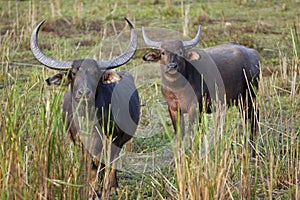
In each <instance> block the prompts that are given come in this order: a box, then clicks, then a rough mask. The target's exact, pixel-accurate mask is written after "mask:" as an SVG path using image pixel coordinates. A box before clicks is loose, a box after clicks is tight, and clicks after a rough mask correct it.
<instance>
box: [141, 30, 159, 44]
mask: <svg viewBox="0 0 300 200" xmlns="http://www.w3.org/2000/svg"><path fill="white" fill-rule="evenodd" d="M142 32H143V38H144V41H145V43H146V44H147V45H148V46H152V47H157V48H159V47H160V45H161V42H155V41H152V40H150V39H149V38H148V36H147V35H146V32H145V29H144V27H142Z"/></svg>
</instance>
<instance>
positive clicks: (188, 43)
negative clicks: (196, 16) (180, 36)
mask: <svg viewBox="0 0 300 200" xmlns="http://www.w3.org/2000/svg"><path fill="white" fill-rule="evenodd" d="M201 30H202V27H201V25H200V26H199V28H198V32H197V35H196V37H195V38H194V39H192V40H189V41H183V46H184V47H185V48H187V49H188V48H193V47H194V46H196V44H198V42H199V41H200V38H201Z"/></svg>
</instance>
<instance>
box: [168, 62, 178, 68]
mask: <svg viewBox="0 0 300 200" xmlns="http://www.w3.org/2000/svg"><path fill="white" fill-rule="evenodd" d="M167 66H168V67H169V68H176V67H177V63H173V62H172V63H169V64H168V65H167Z"/></svg>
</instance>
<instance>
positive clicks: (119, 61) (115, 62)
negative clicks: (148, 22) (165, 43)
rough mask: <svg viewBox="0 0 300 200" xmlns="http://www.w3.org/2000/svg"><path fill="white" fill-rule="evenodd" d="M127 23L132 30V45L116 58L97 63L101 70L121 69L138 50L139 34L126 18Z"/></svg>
mask: <svg viewBox="0 0 300 200" xmlns="http://www.w3.org/2000/svg"><path fill="white" fill-rule="evenodd" d="M124 19H125V20H126V22H127V23H128V25H129V27H130V29H131V37H130V43H129V45H128V47H127V49H126V50H125V52H124V53H122V54H121V55H119V56H118V57H116V58H113V59H111V60H104V61H97V63H98V66H99V68H101V69H113V68H116V67H119V66H121V65H123V64H125V63H127V62H128V61H129V60H130V59H131V58H132V56H133V55H134V54H135V51H136V48H137V42H138V38H137V33H136V31H135V29H134V26H133V25H132V23H131V21H130V20H128V19H127V18H126V17H125V18H124Z"/></svg>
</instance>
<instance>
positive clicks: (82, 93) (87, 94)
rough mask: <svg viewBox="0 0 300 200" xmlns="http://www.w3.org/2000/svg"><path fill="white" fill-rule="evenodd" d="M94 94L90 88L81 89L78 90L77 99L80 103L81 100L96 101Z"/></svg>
mask: <svg viewBox="0 0 300 200" xmlns="http://www.w3.org/2000/svg"><path fill="white" fill-rule="evenodd" d="M94 98H95V97H94V96H93V92H92V91H91V90H90V89H89V88H80V89H78V90H77V92H76V95H75V99H76V100H77V101H79V100H80V99H85V100H90V99H94Z"/></svg>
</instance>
